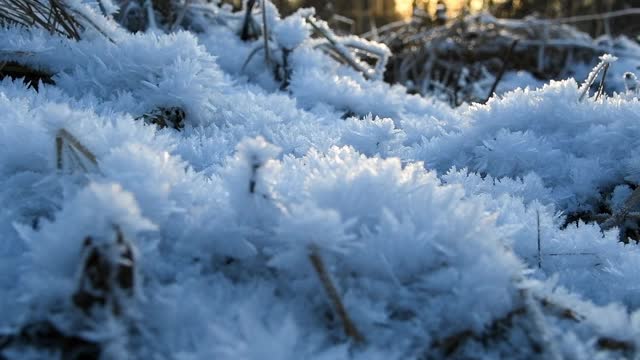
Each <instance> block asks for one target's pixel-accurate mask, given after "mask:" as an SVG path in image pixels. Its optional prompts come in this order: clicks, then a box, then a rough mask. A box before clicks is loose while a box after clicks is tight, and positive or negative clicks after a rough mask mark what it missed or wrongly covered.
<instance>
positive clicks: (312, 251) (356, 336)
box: [309, 245, 365, 343]
mask: <svg viewBox="0 0 640 360" xmlns="http://www.w3.org/2000/svg"><path fill="white" fill-rule="evenodd" d="M309 260H310V261H311V264H312V265H313V268H314V269H315V271H316V273H317V274H318V278H319V279H320V282H321V283H322V286H323V287H324V290H325V291H326V293H327V296H328V297H329V299H330V300H331V302H332V303H333V306H334V308H335V310H336V312H337V313H338V316H339V317H340V319H341V320H342V326H343V328H344V332H345V333H346V334H347V336H349V337H351V338H352V339H353V340H354V341H355V342H356V343H363V342H365V338H364V337H363V336H362V335H361V334H360V332H359V331H358V329H357V328H356V326H355V325H354V323H353V321H351V318H350V317H349V314H348V313H347V310H346V308H345V307H344V304H343V303H342V299H340V295H339V294H338V290H337V289H336V287H335V286H334V285H333V281H332V280H331V275H329V272H328V271H327V269H326V267H325V265H324V261H322V257H320V253H319V251H318V248H317V247H316V246H313V245H312V246H311V247H310V248H309Z"/></svg>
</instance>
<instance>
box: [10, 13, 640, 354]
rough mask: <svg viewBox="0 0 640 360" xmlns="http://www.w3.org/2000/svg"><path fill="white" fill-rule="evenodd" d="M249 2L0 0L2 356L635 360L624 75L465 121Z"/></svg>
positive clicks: (524, 95) (639, 175)
mask: <svg viewBox="0 0 640 360" xmlns="http://www.w3.org/2000/svg"><path fill="white" fill-rule="evenodd" d="M254 3H255V1H249V2H247V4H246V6H247V9H246V11H243V12H239V13H234V12H232V11H231V10H230V9H228V8H225V7H224V6H218V5H216V4H208V3H204V2H202V3H200V2H196V1H194V2H185V3H181V4H182V7H180V6H179V5H180V4H178V3H177V2H176V3H168V4H169V5H171V6H175V7H176V9H174V11H173V12H170V13H169V14H173V16H170V15H167V14H165V13H163V12H162V11H161V10H162V9H154V8H153V7H151V5H150V4H151V2H148V1H147V2H134V1H133V0H130V1H126V2H122V3H113V4H112V3H111V2H105V1H101V2H100V3H99V5H98V4H88V5H85V4H80V3H76V2H72V1H69V2H67V1H62V2H55V4H57V5H56V6H58V7H59V8H60V9H62V10H56V11H57V12H56V13H57V14H60V13H62V14H63V15H56V16H58V17H57V18H56V17H53V16H52V17H50V18H47V19H48V20H47V21H40V22H34V23H32V24H31V26H24V22H19V21H17V20H16V19H15V16H13V15H12V14H13V13H9V11H8V10H7V9H9V7H8V6H9V5H8V4H14V5H15V4H22V1H18V0H0V6H5V7H4V8H2V9H1V10H0V11H7V13H5V14H4V16H0V24H1V25H2V27H1V28H0V74H2V75H3V76H4V79H3V80H1V81H0V114H1V115H0V200H1V203H2V207H1V208H0V294H2V296H0V358H7V359H42V358H52V359H93V358H100V359H181V360H187V359H188V360H191V359H193V360H196V359H198V360H200V359H378V358H379V359H441V358H456V359H496V358H505V359H532V358H540V359H618V358H630V359H631V358H637V357H638V356H640V290H639V289H640V288H639V287H638V285H637V282H638V280H637V279H635V276H636V274H637V273H636V272H637V271H640V248H639V247H638V246H637V245H636V243H635V242H636V241H637V240H638V239H640V235H639V234H638V228H639V227H638V219H639V218H640V216H639V214H638V213H637V212H636V211H637V209H636V208H637V207H638V205H639V203H640V193H637V192H635V190H636V188H637V186H638V184H639V183H640V150H639V149H640V136H638V135H640V102H639V101H638V93H637V90H636V89H637V87H636V83H635V82H637V80H636V78H635V75H634V74H633V71H635V70H637V69H635V68H633V66H631V65H630V64H632V62H630V61H626V59H621V60H620V61H618V62H615V61H614V60H615V58H614V57H612V56H603V57H602V62H601V64H595V63H594V64H593V66H595V70H594V71H593V72H592V75H593V76H589V81H587V82H586V83H582V82H583V80H584V79H578V80H575V79H573V78H570V79H567V80H563V81H551V82H549V83H547V84H545V85H544V86H542V87H540V88H537V89H534V88H524V89H518V90H515V91H512V92H508V93H506V94H504V95H503V96H495V97H493V98H491V99H490V100H489V101H488V102H487V103H486V104H464V105H462V106H460V107H458V108H455V109H454V108H451V107H450V106H449V104H447V103H444V102H441V101H439V100H436V99H431V98H425V97H420V96H417V95H410V94H407V91H406V88H404V87H402V86H399V85H393V86H392V85H389V84H387V83H385V82H383V81H382V80H381V79H382V77H383V76H382V75H383V72H384V68H385V65H386V63H387V60H388V58H389V56H390V52H389V50H388V48H387V47H386V46H384V45H382V44H379V43H375V42H372V41H368V40H364V39H361V38H358V37H355V36H349V37H341V36H338V35H336V34H334V33H333V32H332V31H331V29H330V28H329V27H328V26H327V25H326V23H324V22H323V21H321V20H320V19H317V18H315V17H314V12H313V10H301V11H299V12H297V13H295V14H293V15H291V16H289V17H286V18H281V17H280V16H279V15H278V12H277V9H276V8H275V7H273V6H272V5H271V4H270V3H269V2H268V1H266V6H264V7H263V8H264V9H266V11H264V12H261V8H259V7H257V8H255V9H253V6H254ZM263 3H264V2H263ZM50 4H53V2H51V3H50ZM118 8H120V12H115V10H117V9H118ZM17 9H21V8H19V7H18V8H17ZM38 9H39V8H38ZM16 11H17V10H16ZM38 11H40V10H38ZM100 11H102V12H103V13H104V14H109V15H108V16H103V15H100ZM7 14H8V15H7ZM110 14H117V15H116V16H115V20H114V18H112V17H111V15H110ZM12 16H13V17H12ZM32 16H40V15H38V14H36V13H32ZM51 19H57V20H51ZM69 19H73V21H72V22H69V21H70V20H69ZM41 20H42V19H41ZM116 20H118V21H119V22H116ZM20 24H22V25H20ZM136 27H142V28H144V29H147V30H148V31H146V32H144V33H135V34H134V33H130V32H128V31H127V30H125V29H126V28H136ZM52 29H54V30H55V29H57V30H56V31H52ZM179 29H180V30H179ZM71 30H73V31H71ZM264 33H266V34H269V36H267V37H266V39H265V37H264V36H262V34H264ZM76 35H77V36H76ZM636 56H640V54H636ZM609 69H611V70H609ZM624 72H630V73H628V74H626V75H625V77H624V79H622V78H621V79H617V80H616V81H619V82H620V83H626V84H627V87H628V90H626V91H621V92H619V93H615V94H607V92H604V91H603V90H602V89H604V87H605V83H603V82H602V81H600V79H601V78H602V79H608V78H609V77H611V76H612V75H611V74H614V75H615V76H618V75H616V74H622V73H624ZM607 81H608V80H607ZM599 84H601V86H599ZM592 87H593V88H594V89H591V88H592Z"/></svg>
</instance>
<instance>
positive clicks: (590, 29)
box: [227, 0, 640, 37]
mask: <svg viewBox="0 0 640 360" xmlns="http://www.w3.org/2000/svg"><path fill="white" fill-rule="evenodd" d="M227 2H230V3H232V4H233V5H234V6H236V7H237V8H240V7H241V5H242V0H228V1H227ZM273 3H274V4H275V5H276V6H278V9H280V11H281V12H282V13H283V14H289V13H291V12H293V11H295V10H296V9H298V8H300V7H314V8H315V9H316V10H317V11H318V14H319V15H320V16H321V17H323V18H325V19H329V20H333V21H334V22H336V23H339V24H340V23H341V24H342V26H344V27H345V28H348V29H346V30H348V31H350V32H353V33H365V32H367V31H369V30H371V28H372V27H377V26H382V25H384V24H387V23H389V22H393V21H398V20H409V19H411V17H412V16H414V15H418V16H420V17H421V18H425V17H427V18H428V19H427V20H432V21H434V22H435V23H438V22H441V21H442V20H444V18H445V17H446V19H452V18H456V17H460V16H463V15H465V14H473V13H478V12H481V11H488V12H489V13H491V14H493V15H494V16H496V17H498V18H515V19H517V18H523V17H525V16H530V15H533V16H538V17H544V18H569V17H576V16H584V15H596V14H603V13H609V12H614V11H624V10H628V9H633V8H638V7H640V0H562V1H559V0H348V1H340V0H273ZM576 20H578V21H576V23H575V24H576V26H577V27H578V28H580V30H582V31H585V32H587V33H589V34H590V35H591V36H594V37H595V36H598V35H601V34H603V33H605V32H606V31H611V33H613V34H626V35H635V34H637V33H640V21H638V20H640V12H636V13H633V12H632V13H630V14H628V15H627V16H615V17H612V18H610V19H609V21H608V24H605V23H604V22H603V21H602V20H601V19H599V18H596V19H591V20H589V19H576ZM607 27H610V28H609V29H607Z"/></svg>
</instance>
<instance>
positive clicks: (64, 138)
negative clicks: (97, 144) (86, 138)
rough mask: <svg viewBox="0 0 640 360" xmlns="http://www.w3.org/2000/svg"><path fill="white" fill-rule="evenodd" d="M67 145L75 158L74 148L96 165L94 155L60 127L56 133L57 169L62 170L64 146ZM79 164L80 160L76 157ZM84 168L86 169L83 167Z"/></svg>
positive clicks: (96, 161) (80, 163)
mask: <svg viewBox="0 0 640 360" xmlns="http://www.w3.org/2000/svg"><path fill="white" fill-rule="evenodd" d="M65 145H67V146H68V147H69V150H70V153H71V154H72V156H74V157H76V158H77V153H76V150H77V151H79V152H80V153H81V154H82V155H83V156H84V158H85V159H87V160H88V161H89V162H90V163H91V164H93V165H94V166H98V160H97V158H96V156H95V155H94V154H93V153H92V152H91V151H90V150H89V149H87V147H86V146H84V145H83V144H82V143H81V142H80V141H78V139H76V137H75V136H73V135H71V134H70V133H69V132H68V131H67V130H65V129H60V130H59V131H58V133H57V134H56V167H57V168H58V170H62V169H63V167H64V163H63V158H64V153H63V150H64V146H65ZM77 160H78V161H80V162H79V165H80V166H82V167H84V165H82V161H81V160H80V159H79V158H78V159H77ZM85 170H86V169H85Z"/></svg>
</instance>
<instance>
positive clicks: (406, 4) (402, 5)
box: [396, 0, 413, 19]
mask: <svg viewBox="0 0 640 360" xmlns="http://www.w3.org/2000/svg"><path fill="white" fill-rule="evenodd" d="M412 10H413V0H396V11H397V12H398V14H400V16H402V18H403V19H408V18H410V17H411V12H412Z"/></svg>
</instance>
